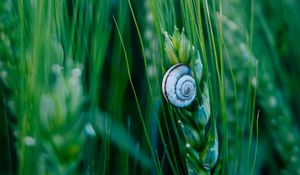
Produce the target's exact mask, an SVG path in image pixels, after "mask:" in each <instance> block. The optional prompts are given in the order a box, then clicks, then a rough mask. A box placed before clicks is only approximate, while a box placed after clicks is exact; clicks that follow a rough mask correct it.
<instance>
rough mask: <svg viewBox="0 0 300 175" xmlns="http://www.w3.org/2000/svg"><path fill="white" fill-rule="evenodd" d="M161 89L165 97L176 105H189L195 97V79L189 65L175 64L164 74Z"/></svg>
mask: <svg viewBox="0 0 300 175" xmlns="http://www.w3.org/2000/svg"><path fill="white" fill-rule="evenodd" d="M162 90H163V94H164V97H165V99H166V100H167V101H168V102H169V103H171V104H172V105H173V106H176V107H186V106H189V105H190V104H191V103H192V102H193V101H194V99H195V97H196V85H195V79H194V78H193V77H192V72H191V69H190V67H189V66H187V65H185V64H176V65H174V66H172V67H171V68H170V69H169V70H168V71H167V72H166V74H165V75H164V78H163V82H162Z"/></svg>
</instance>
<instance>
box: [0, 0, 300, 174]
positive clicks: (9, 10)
mask: <svg viewBox="0 0 300 175" xmlns="http://www.w3.org/2000/svg"><path fill="white" fill-rule="evenodd" d="M299 10H300V1H298V0H272V1H271V0H264V1H262V0H260V1H259V0H227V1H222V0H220V1H209V0H140V1H129V0H128V1H127V0H100V1H98V0H51V1H39V0H2V1H1V2H0V99H1V101H0V150H1V152H0V174H4V175H6V174H8V175H9V174H22V175H23V174H28V175H29V174H30V175H32V174H47V175H50V174H124V175H126V174H130V175H133V174H188V172H187V167H186V165H185V159H184V157H183V156H184V153H183V152H182V149H181V145H180V144H181V143H182V142H181V139H182V138H181V137H180V136H179V135H178V134H177V133H178V131H179V132H180V129H178V128H177V125H176V124H174V123H175V122H174V121H175V120H174V119H173V118H174V116H173V113H172V108H170V107H169V105H168V104H167V102H166V101H165V99H164V98H163V95H162V92H161V81H162V77H163V74H164V73H165V71H166V70H165V69H164V67H163V65H164V59H165V57H166V55H165V53H164V42H165V40H164V37H163V33H164V32H168V33H169V34H173V32H174V30H175V26H176V27H177V28H178V29H179V30H180V31H182V30H184V32H185V34H186V36H187V38H188V39H189V41H190V42H191V43H192V44H193V45H194V46H195V48H196V49H198V50H200V53H201V58H202V61H203V66H204V69H205V72H204V77H205V79H207V81H208V82H209V87H210V88H209V91H210V92H209V94H210V97H211V106H212V107H211V111H212V120H214V121H216V123H217V132H218V136H219V142H220V146H219V156H218V162H217V165H216V166H215V167H214V168H213V169H212V170H211V171H210V172H205V173H204V174H230V175H231V174H257V175H259V174H264V175H267V174H272V175H273V174H282V175H297V174H299V175H300V138H299V126H300V117H299V116H300V91H299V87H300V83H299V77H300V47H299V46H298V42H299V38H300V13H299ZM175 115H176V113H175Z"/></svg>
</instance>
